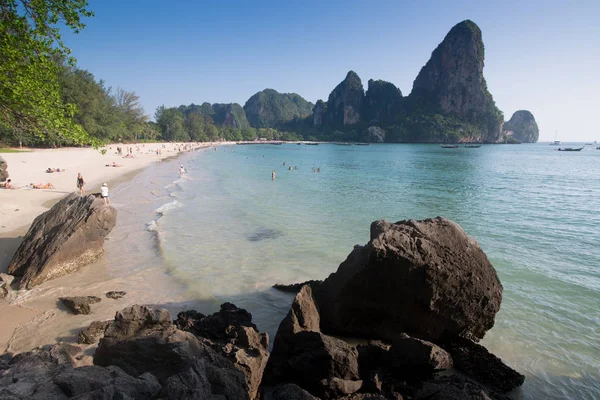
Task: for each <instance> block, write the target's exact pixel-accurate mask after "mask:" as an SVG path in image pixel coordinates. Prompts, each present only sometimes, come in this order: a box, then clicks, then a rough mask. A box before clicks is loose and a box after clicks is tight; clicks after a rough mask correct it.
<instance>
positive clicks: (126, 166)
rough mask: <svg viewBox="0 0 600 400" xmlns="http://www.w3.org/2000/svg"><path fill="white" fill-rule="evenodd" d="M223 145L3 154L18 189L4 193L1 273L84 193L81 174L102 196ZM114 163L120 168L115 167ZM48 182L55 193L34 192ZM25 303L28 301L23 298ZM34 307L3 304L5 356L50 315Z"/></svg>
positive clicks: (0, 344) (0, 336)
mask: <svg viewBox="0 0 600 400" xmlns="http://www.w3.org/2000/svg"><path fill="white" fill-rule="evenodd" d="M222 144H228V143H226V142H222V143H188V144H181V143H167V144H164V147H163V144H162V143H145V144H129V145H116V144H113V145H108V146H106V147H103V148H100V149H93V148H61V149H29V150H27V151H23V152H18V153H2V154H1V156H2V157H3V158H4V159H5V160H6V162H7V163H8V171H9V174H10V179H11V180H12V184H13V186H14V187H15V189H14V190H5V189H0V273H1V272H6V270H7V267H8V263H9V262H10V260H11V258H12V256H13V254H14V252H15V251H16V249H17V248H18V246H19V244H20V243H21V238H22V236H23V235H24V234H25V233H26V232H27V230H28V229H29V226H30V225H31V223H32V222H33V220H34V219H35V217H37V216H38V215H39V214H41V213H43V212H45V211H46V210H48V209H49V208H50V207H52V205H54V204H55V203H56V202H57V201H58V200H60V199H61V198H63V197H64V196H66V195H68V194H69V193H72V192H74V191H77V190H78V189H77V187H76V178H77V174H78V173H81V174H82V176H83V177H84V179H85V182H86V184H85V190H86V193H96V192H99V191H100V186H101V185H102V184H103V183H104V182H106V183H108V186H109V188H112V187H115V186H116V185H117V184H119V183H120V182H125V181H127V180H129V179H132V178H133V177H134V176H135V175H136V174H137V173H139V172H140V171H142V170H143V169H144V168H146V167H148V166H150V165H152V164H155V163H158V162H161V161H163V160H165V159H167V158H171V157H176V156H178V155H180V154H183V153H184V152H183V151H182V152H179V149H182V150H183V149H184V146H185V145H187V148H188V149H191V150H197V149H201V148H206V147H212V146H216V145H222ZM117 146H120V147H122V148H123V155H118V154H117ZM129 147H131V148H132V149H133V155H134V157H133V158H124V154H125V151H126V149H127V148H129ZM103 149H105V150H106V152H105V154H102V151H101V150H103ZM138 149H139V150H138ZM157 149H160V150H161V154H159V155H157V154H156V150H157ZM113 163H116V164H117V165H120V167H113V166H112V164H113ZM106 165H111V166H108V167H107V166H106ZM48 168H54V169H57V168H60V170H61V172H54V173H47V172H46V170H47V169H48ZM63 170H64V171H63ZM48 182H50V183H52V185H53V186H54V189H33V188H31V187H28V186H29V185H30V184H40V183H41V184H46V183H48ZM26 296H28V295H27V294H26ZM19 297H21V298H22V297H23V296H22V295H21V294H19ZM31 304H32V302H31V301H30V302H29V304H28V305H23V304H22V301H20V300H19V299H15V298H12V299H8V301H7V300H0V315H1V316H2V324H0V354H2V353H4V352H5V350H6V348H7V343H8V341H9V340H10V338H11V337H12V336H13V334H14V332H15V329H17V328H18V327H19V326H20V325H21V324H23V323H26V322H27V321H31V320H32V319H34V318H36V317H38V318H39V317H40V316H41V315H42V314H43V313H45V312H47V311H48V310H47V308H48V303H47V302H45V303H41V304H40V305H41V306H40V307H36V306H35V305H34V306H31ZM33 304H35V302H33Z"/></svg>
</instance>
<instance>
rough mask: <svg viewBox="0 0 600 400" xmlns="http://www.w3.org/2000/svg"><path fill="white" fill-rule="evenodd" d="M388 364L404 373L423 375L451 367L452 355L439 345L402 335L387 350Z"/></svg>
mask: <svg viewBox="0 0 600 400" xmlns="http://www.w3.org/2000/svg"><path fill="white" fill-rule="evenodd" d="M387 358H388V360H389V361H388V362H389V366H390V367H391V368H392V369H393V370H397V371H401V372H402V373H404V374H405V375H410V376H418V377H420V376H423V375H428V374H432V373H433V372H435V371H439V370H445V369H449V368H452V357H451V356H450V354H448V352H447V351H446V350H444V349H442V348H441V347H439V346H436V345H435V344H433V343H431V342H427V341H425V340H421V339H416V338H412V337H410V336H408V335H402V336H401V337H400V338H398V339H397V340H395V341H394V343H393V344H392V346H391V347H390V349H389V351H388V352H387Z"/></svg>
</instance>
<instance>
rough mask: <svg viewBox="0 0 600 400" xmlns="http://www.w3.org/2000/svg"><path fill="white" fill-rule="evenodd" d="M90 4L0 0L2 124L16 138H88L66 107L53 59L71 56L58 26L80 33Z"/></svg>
mask: <svg viewBox="0 0 600 400" xmlns="http://www.w3.org/2000/svg"><path fill="white" fill-rule="evenodd" d="M87 5H88V4H87V1H86V0H0V126H1V127H3V128H5V129H9V130H10V131H11V132H12V133H13V135H15V136H18V135H21V134H22V133H24V132H27V133H32V134H34V135H35V136H37V137H40V138H43V137H45V136H46V135H48V134H53V135H58V136H61V137H64V138H68V139H70V140H73V141H75V142H77V143H83V142H85V141H86V140H88V137H87V135H86V132H85V131H84V129H83V128H82V127H81V126H80V125H78V124H76V123H75V122H74V121H73V120H72V118H71V117H73V116H74V115H75V113H76V107H75V106H73V105H71V104H64V103H63V101H62V99H61V92H60V86H59V83H58V78H57V72H58V68H59V67H58V65H57V64H56V63H55V62H54V60H53V57H56V56H59V57H67V56H68V55H69V54H70V50H69V49H68V48H67V47H66V46H65V45H64V43H63V42H62V38H61V35H60V31H59V28H58V26H59V25H61V26H66V27H67V28H69V29H71V30H73V31H74V32H75V33H78V32H79V31H80V30H81V29H83V28H84V26H85V25H84V24H83V22H82V18H83V17H91V16H92V15H93V13H92V12H91V11H89V10H88V9H87Z"/></svg>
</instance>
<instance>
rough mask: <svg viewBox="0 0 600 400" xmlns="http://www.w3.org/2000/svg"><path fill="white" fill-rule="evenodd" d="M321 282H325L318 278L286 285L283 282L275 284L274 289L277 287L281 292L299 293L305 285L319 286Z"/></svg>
mask: <svg viewBox="0 0 600 400" xmlns="http://www.w3.org/2000/svg"><path fill="white" fill-rule="evenodd" d="M321 283H323V281H316V280H312V279H311V280H310V281H306V282H301V283H292V284H289V285H286V284H283V283H276V284H274V285H273V289H277V290H279V291H281V292H286V293H298V292H299V291H300V289H302V287H303V286H304V285H309V286H311V287H317V286H318V285H319V284H321Z"/></svg>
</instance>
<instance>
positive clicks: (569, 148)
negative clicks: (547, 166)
mask: <svg viewBox="0 0 600 400" xmlns="http://www.w3.org/2000/svg"><path fill="white" fill-rule="evenodd" d="M583 147H585V146H583ZM583 147H579V148H575V147H559V148H558V149H557V150H558V151H581V150H583Z"/></svg>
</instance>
